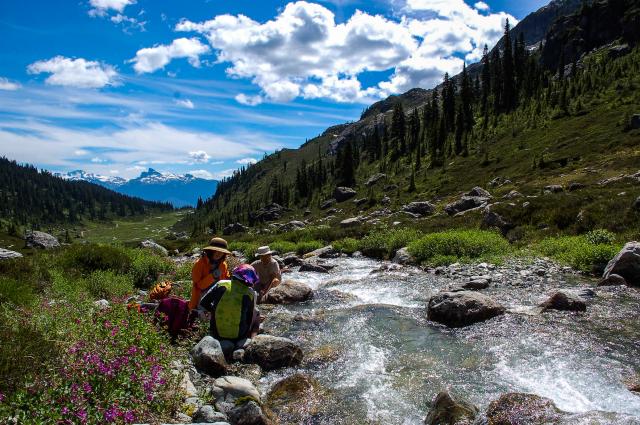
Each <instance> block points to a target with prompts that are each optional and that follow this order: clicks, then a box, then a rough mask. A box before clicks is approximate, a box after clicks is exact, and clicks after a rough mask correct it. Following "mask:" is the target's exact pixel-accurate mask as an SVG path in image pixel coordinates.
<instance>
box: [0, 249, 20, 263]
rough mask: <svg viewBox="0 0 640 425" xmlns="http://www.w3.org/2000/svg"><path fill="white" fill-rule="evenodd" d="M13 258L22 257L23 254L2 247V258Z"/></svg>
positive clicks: (0, 251)
mask: <svg viewBox="0 0 640 425" xmlns="http://www.w3.org/2000/svg"><path fill="white" fill-rule="evenodd" d="M13 258H22V254H20V253H19V252H15V251H10V250H8V249H4V248H0V260H11V259H13Z"/></svg>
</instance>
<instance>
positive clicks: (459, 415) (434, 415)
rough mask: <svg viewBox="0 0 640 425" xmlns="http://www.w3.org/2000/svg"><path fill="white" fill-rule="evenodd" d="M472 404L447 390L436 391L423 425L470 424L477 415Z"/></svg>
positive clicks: (476, 410) (476, 409) (475, 408)
mask: <svg viewBox="0 0 640 425" xmlns="http://www.w3.org/2000/svg"><path fill="white" fill-rule="evenodd" d="M478 413H479V412H478V408H477V407H476V406H474V405H473V404H471V403H469V402H467V401H465V400H461V399H459V398H457V397H455V396H453V395H452V394H451V393H449V392H448V391H442V392H440V393H438V395H437V396H436V398H434V399H433V402H432V403H431V410H429V414H428V415H427V417H426V418H425V420H424V424H425V425H445V424H446V425H471V424H472V423H474V422H473V421H474V420H475V418H476V416H478Z"/></svg>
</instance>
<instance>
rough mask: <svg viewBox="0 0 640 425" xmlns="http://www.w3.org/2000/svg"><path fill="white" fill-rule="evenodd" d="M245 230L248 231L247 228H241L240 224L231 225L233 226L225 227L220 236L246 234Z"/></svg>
mask: <svg viewBox="0 0 640 425" xmlns="http://www.w3.org/2000/svg"><path fill="white" fill-rule="evenodd" d="M247 230H249V228H247V227H246V226H243V225H242V224H240V223H233V224H229V225H228V226H227V227H225V228H224V229H223V230H222V234H223V235H233V234H235V233H247Z"/></svg>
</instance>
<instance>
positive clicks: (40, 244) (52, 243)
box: [25, 230, 60, 249]
mask: <svg viewBox="0 0 640 425" xmlns="http://www.w3.org/2000/svg"><path fill="white" fill-rule="evenodd" d="M25 242H26V245H27V248H39V249H54V248H60V242H58V239H57V238H56V237H55V236H53V235H50V234H48V233H45V232H38V231H37V230H33V231H30V232H27V234H26V237H25Z"/></svg>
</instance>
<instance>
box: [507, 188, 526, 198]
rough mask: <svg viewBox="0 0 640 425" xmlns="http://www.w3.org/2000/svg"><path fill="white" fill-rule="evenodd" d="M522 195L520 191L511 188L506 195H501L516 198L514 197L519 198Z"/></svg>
mask: <svg viewBox="0 0 640 425" xmlns="http://www.w3.org/2000/svg"><path fill="white" fill-rule="evenodd" d="M522 196H523V195H522V193H520V192H518V191H517V190H512V191H511V192H509V193H507V194H506V195H504V196H503V198H504V199H516V198H521V197H522Z"/></svg>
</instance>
